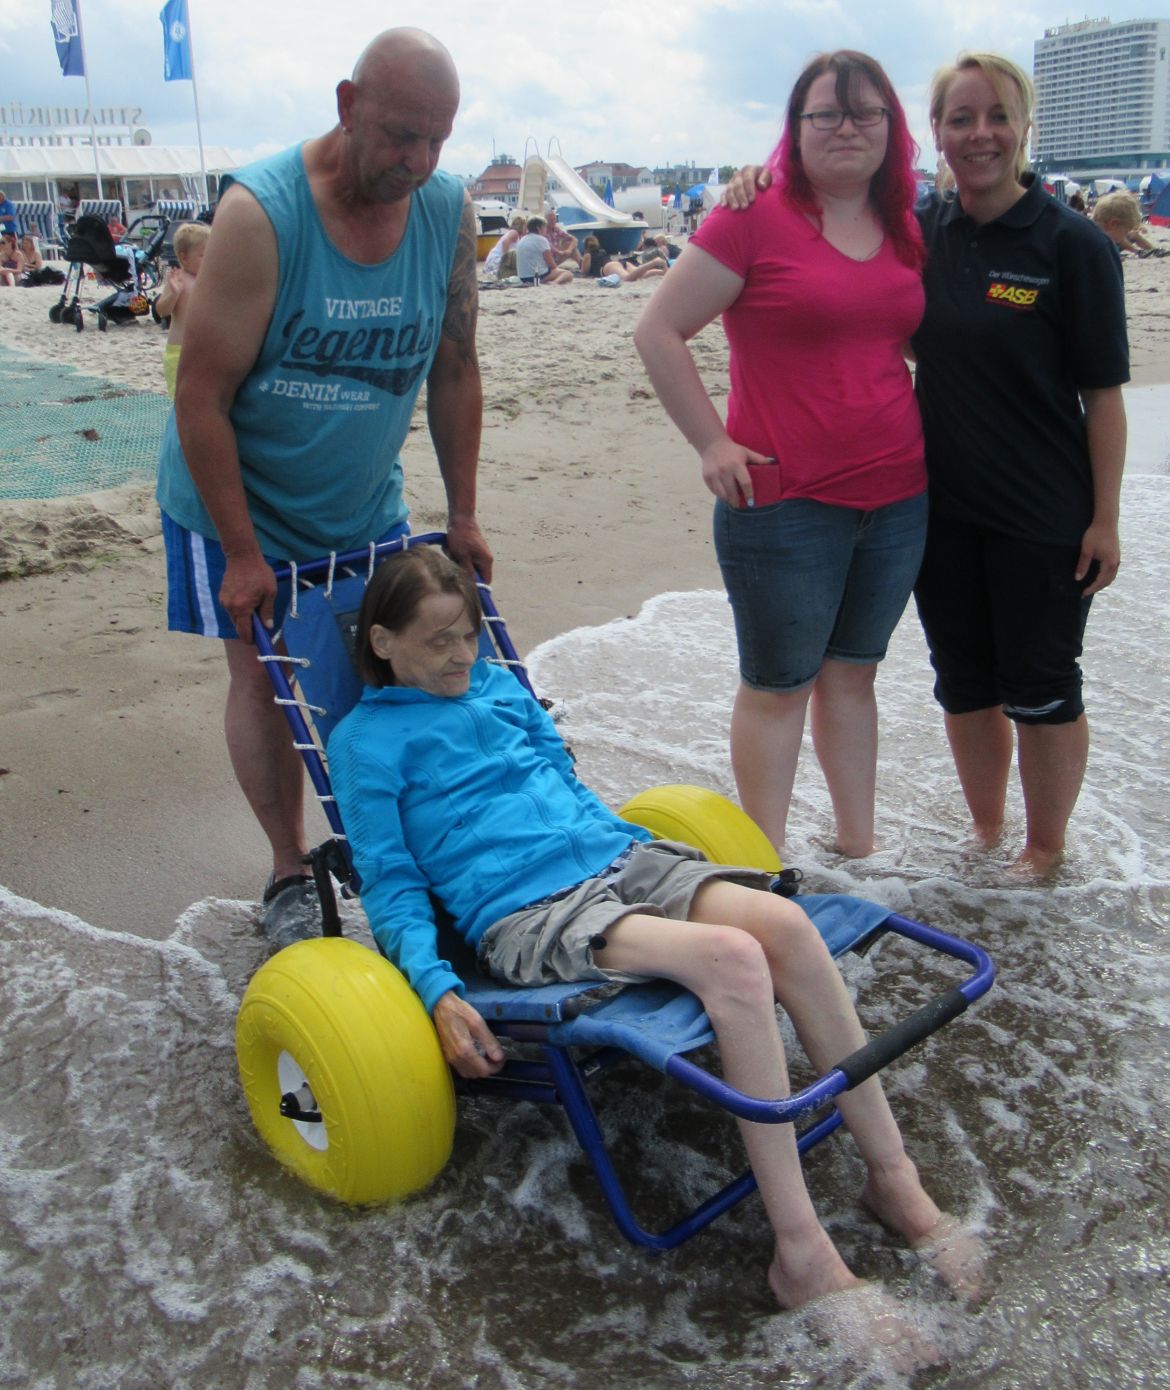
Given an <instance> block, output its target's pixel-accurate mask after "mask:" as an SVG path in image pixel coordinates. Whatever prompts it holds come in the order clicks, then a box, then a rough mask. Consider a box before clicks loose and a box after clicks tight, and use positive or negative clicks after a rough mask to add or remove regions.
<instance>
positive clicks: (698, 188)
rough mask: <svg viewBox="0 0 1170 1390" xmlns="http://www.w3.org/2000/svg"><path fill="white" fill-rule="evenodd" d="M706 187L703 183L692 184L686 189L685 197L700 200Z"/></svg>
mask: <svg viewBox="0 0 1170 1390" xmlns="http://www.w3.org/2000/svg"><path fill="white" fill-rule="evenodd" d="M706 187H707V185H706V184H705V183H696V184H693V185H692V186H691V187H690V188H688V189H687V197H688V198H701V197H702V196H703V189H704V188H706Z"/></svg>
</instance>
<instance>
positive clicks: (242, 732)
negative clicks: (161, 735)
mask: <svg viewBox="0 0 1170 1390" xmlns="http://www.w3.org/2000/svg"><path fill="white" fill-rule="evenodd" d="M224 648H225V650H226V652H227V663H228V675H229V681H230V683H229V685H228V695H227V704H226V707H225V709H224V721H223V723H224V734H225V735H226V737H227V746H228V754H229V755H230V757H231V760H232V768H233V769H234V771H235V774H236V781H237V782H239V784H240V788H241V790H242V791H243V793H244V795H245V796H246V797H247V799H248V805H249V806H251V808H252V812H253V814H254V815H255V817H256V819H257V820H258V821H259V822H260V826H261V829H262V830H263V831H264V833H265V834H266V835H267V836H268V839H269V841H270V843H271V845H272V865H273V870H274V872H275V874H276V877H277V878H278V879H281V878H286V877H289V876H291V875H293V874H303V873H304V872H305V868H304V865H303V864H302V863H301V859H302V856H303V855H304V854H305V850H306V841H305V828H304V769H303V768H302V766H301V760H300V758H299V757H298V755H297V753H296V750H295V749H294V748H293V746H292V739H291V738H290V736H289V730H288V724H287V723H286V722H285V718H284V715H283V714H281V712H280V710H279V709H278V708H277V706H276V705H275V704H274V703H273V699H272V686H271V684H270V683H269V680H268V676H267V673H266V672H265V670H264V668H263V666H262V665H261V664H260V662H259V661H257V660H256V648H255V647H253V646H252V645H251V644H250V643H247V642H240V641H238V640H237V641H228V642H225V643H224Z"/></svg>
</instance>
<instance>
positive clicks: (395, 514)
mask: <svg viewBox="0 0 1170 1390" xmlns="http://www.w3.org/2000/svg"><path fill="white" fill-rule="evenodd" d="M228 181H229V182H237V183H240V184H242V185H243V186H244V187H245V188H247V189H248V190H249V192H251V193H252V194H253V195H254V196H255V198H256V199H257V201H258V202H259V203H260V206H261V207H262V208H263V209H264V211H265V213H266V214H267V215H268V219H269V221H270V222H271V223H272V226H273V229H274V231H275V233H276V245H277V252H278V256H279V262H280V268H279V277H278V281H277V290H276V303H275V307H274V309H273V313H272V319H271V321H270V323H269V325H268V332H267V334H266V336H265V339H264V344H263V346H262V347H261V349H260V355H259V357H258V358H257V360H256V364H255V366H254V367H253V368H252V371H251V372H250V373H249V375H248V376H247V378H246V379H245V380H244V382H243V384H242V385H241V386H240V389H239V392H238V393H237V395H236V399H235V402H234V404H233V405H232V409H231V421H232V426H233V428H234V430H235V434H236V440H237V444H238V448H239V454H240V468H241V472H242V475H243V481H244V489H245V492H246V493H247V498H248V511H249V514H250V515H251V518H252V523H253V525H254V526H255V528H256V537H257V540H258V541H259V543H260V548H261V550H262V551H263V552H264V554H266V555H269V556H275V557H279V558H281V559H290V560H306V559H311V558H313V557H314V556H317V555H322V554H325V553H327V552H328V551H330V550H339V551H340V550H348V549H353V548H355V547H358V546H362V545H365V544H366V543H367V542H369V541H370V540H373V539H374V538H375V537H377V536H380V535H382V534H383V532H385V531H387V530H389V528H390V527H392V526H394V525H396V524H397V523H399V522H402V521H404V520H405V519H406V515H407V509H406V506H405V504H404V502H403V499H402V462H401V459H400V458H399V449H400V448H401V447H402V444H403V441H404V440H405V439H406V434H407V430H408V429H409V427H410V418H411V414H412V413H413V410H414V403H415V399H416V397H417V395H418V392H419V388H420V387H421V386H422V383H423V382H424V381H425V380H426V377H427V373H428V372H429V371H430V367H431V363H432V361H433V360H434V356H435V351H436V349H437V347H438V343H439V332H440V329H441V326H442V322H443V314H444V312H445V310H446V303H447V284H448V281H449V279H450V276H451V266H452V262H453V260H454V255H455V245H456V242H457V240H458V234H459V223H460V218H461V216H462V212H463V197H464V194H463V186H462V184H461V183H460V182H459V180H458V179H456V178H454V177H453V176H451V175H450V174H443V173H438V172H436V173H435V174H432V176H431V177H430V179H428V180H427V182H426V183H425V184H424V185H423V186H422V188H420V189H419V190H418V191H417V192H416V193H414V194H412V196H411V205H410V213H409V216H408V218H407V223H406V231H405V233H404V234H403V238H402V241H401V243H400V244H399V246H398V247H397V249H396V250H395V251H394V254H393V255H392V256H390V257H389V259H387V260H385V261H383V262H381V263H380V264H379V265H371V266H366V265H359V264H358V263H357V262H356V261H352V260H350V259H349V258H348V257H347V256H344V255H342V253H341V252H340V251H339V250H338V249H337V248H336V247H335V246H334V245H333V243H332V242H331V241H330V240H329V238H328V236H327V234H326V232H325V229H324V227H323V226H322V225H321V219H320V218H319V216H318V215H317V208H316V205H315V204H314V202H313V195H312V192H311V190H310V187H309V180H308V177H307V175H306V173H305V164H304V159H303V157H302V154H301V149H300V147H299V146H297V147H294V148H293V149H291V150H285V151H284V152H283V153H281V154H278V155H275V156H273V157H272V158H271V159H265V160H261V161H259V162H258V163H256V164H251V165H248V166H247V167H246V168H244V169H238V170H237V171H236V172H235V173H234V174H232V175H229V176H228ZM222 328H223V332H224V333H225V334H228V333H230V332H231V324H230V323H225V324H223V325H222ZM158 501H159V505H160V506H161V507H162V509H163V511H165V512H167V513H168V514H169V515H170V516H171V517H173V518H174V519H175V520H176V521H177V522H179V523H180V524H181V525H183V526H186V527H187V528H188V530H191V531H197V532H199V533H200V534H201V535H204V536H214V535H215V527H214V525H213V524H212V521H211V517H210V516H209V515H208V513H207V509H206V508H205V507H204V506H203V503H202V501H201V499H200V497H199V494H198V492H197V490H196V488H195V484H194V483H193V481H192V479H191V475H190V473H189V472H188V471H187V465H186V462H185V460H184V458H183V452H182V449H181V447H180V445H179V437H178V431H177V430H176V428H175V418H174V412H173V411H172V413H171V417H170V419H169V420H168V422H167V427H166V432H165V435H164V437H163V444H162V452H161V457H160V460H159V481H158Z"/></svg>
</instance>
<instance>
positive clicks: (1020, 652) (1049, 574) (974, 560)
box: [914, 517, 1096, 724]
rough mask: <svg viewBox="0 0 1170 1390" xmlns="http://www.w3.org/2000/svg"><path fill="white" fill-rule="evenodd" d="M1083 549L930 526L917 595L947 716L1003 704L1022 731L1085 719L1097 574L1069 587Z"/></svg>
mask: <svg viewBox="0 0 1170 1390" xmlns="http://www.w3.org/2000/svg"><path fill="white" fill-rule="evenodd" d="M1079 558H1080V547H1079V546H1076V545H1042V544H1040V543H1038V542H1036V541H1024V540H1016V539H1015V538H1013V537H1011V536H1004V535H1000V534H999V532H997V531H990V530H987V529H985V528H984V527H981V526H974V525H971V524H969V523H967V522H962V521H951V520H948V519H947V518H944V517H931V520H930V532H929V536H928V540H927V545H926V556H925V558H924V559H923V562H922V571H921V573H920V574H919V576H918V583H917V584H916V585H915V588H914V597H915V600H916V601H917V603H918V616H919V618H920V619H921V621H922V628H923V631H924V632H925V633H926V642H927V645H928V646H929V648H930V664H931V665H932V666H933V667H934V673H935V682H934V697H935V699H936V700H937V701H938V702H939V704H940V705H942V707H943V709H944V710H946V712H947V713H948V714H972V713H974V712H975V711H976V710H984V709H993V708H994V707H995V706H996V705H1001V706H1002V708H1003V712H1004V713H1005V714H1006V715H1007V716H1008V718H1009V719H1014V720H1016V721H1017V722H1018V723H1020V724H1069V723H1072V721H1073V720H1075V719H1078V718H1079V717H1080V715H1081V714H1082V713H1083V712H1084V708H1085V706H1084V702H1083V699H1082V695H1081V668H1080V655H1081V646H1082V643H1083V640H1084V635H1085V624H1086V622H1087V621H1088V617H1089V605H1090V604H1091V603H1092V601H1093V600H1092V598H1085V597H1084V596H1083V592H1082V591H1083V590H1084V588H1085V586H1086V585H1088V584H1089V583H1091V582H1092V577H1093V575H1094V574H1095V573H1096V570H1095V569H1090V571H1089V573H1088V574H1086V575H1085V577H1084V578H1083V579H1081V580H1077V579H1076V578H1074V575H1075V573H1076V566H1077V560H1078V559H1079Z"/></svg>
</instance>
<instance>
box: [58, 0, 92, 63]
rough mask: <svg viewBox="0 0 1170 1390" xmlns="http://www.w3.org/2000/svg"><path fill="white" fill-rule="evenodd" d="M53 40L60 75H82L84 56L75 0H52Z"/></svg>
mask: <svg viewBox="0 0 1170 1390" xmlns="http://www.w3.org/2000/svg"><path fill="white" fill-rule="evenodd" d="M52 15H53V20H52V23H53V42H54V43H55V44H56V45H57V59H58V61H59V62H60V64H61V76H62V77H84V76H85V58H84V57H83V56H82V52H81V26H80V25H79V23H78V20H77V0H52Z"/></svg>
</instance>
